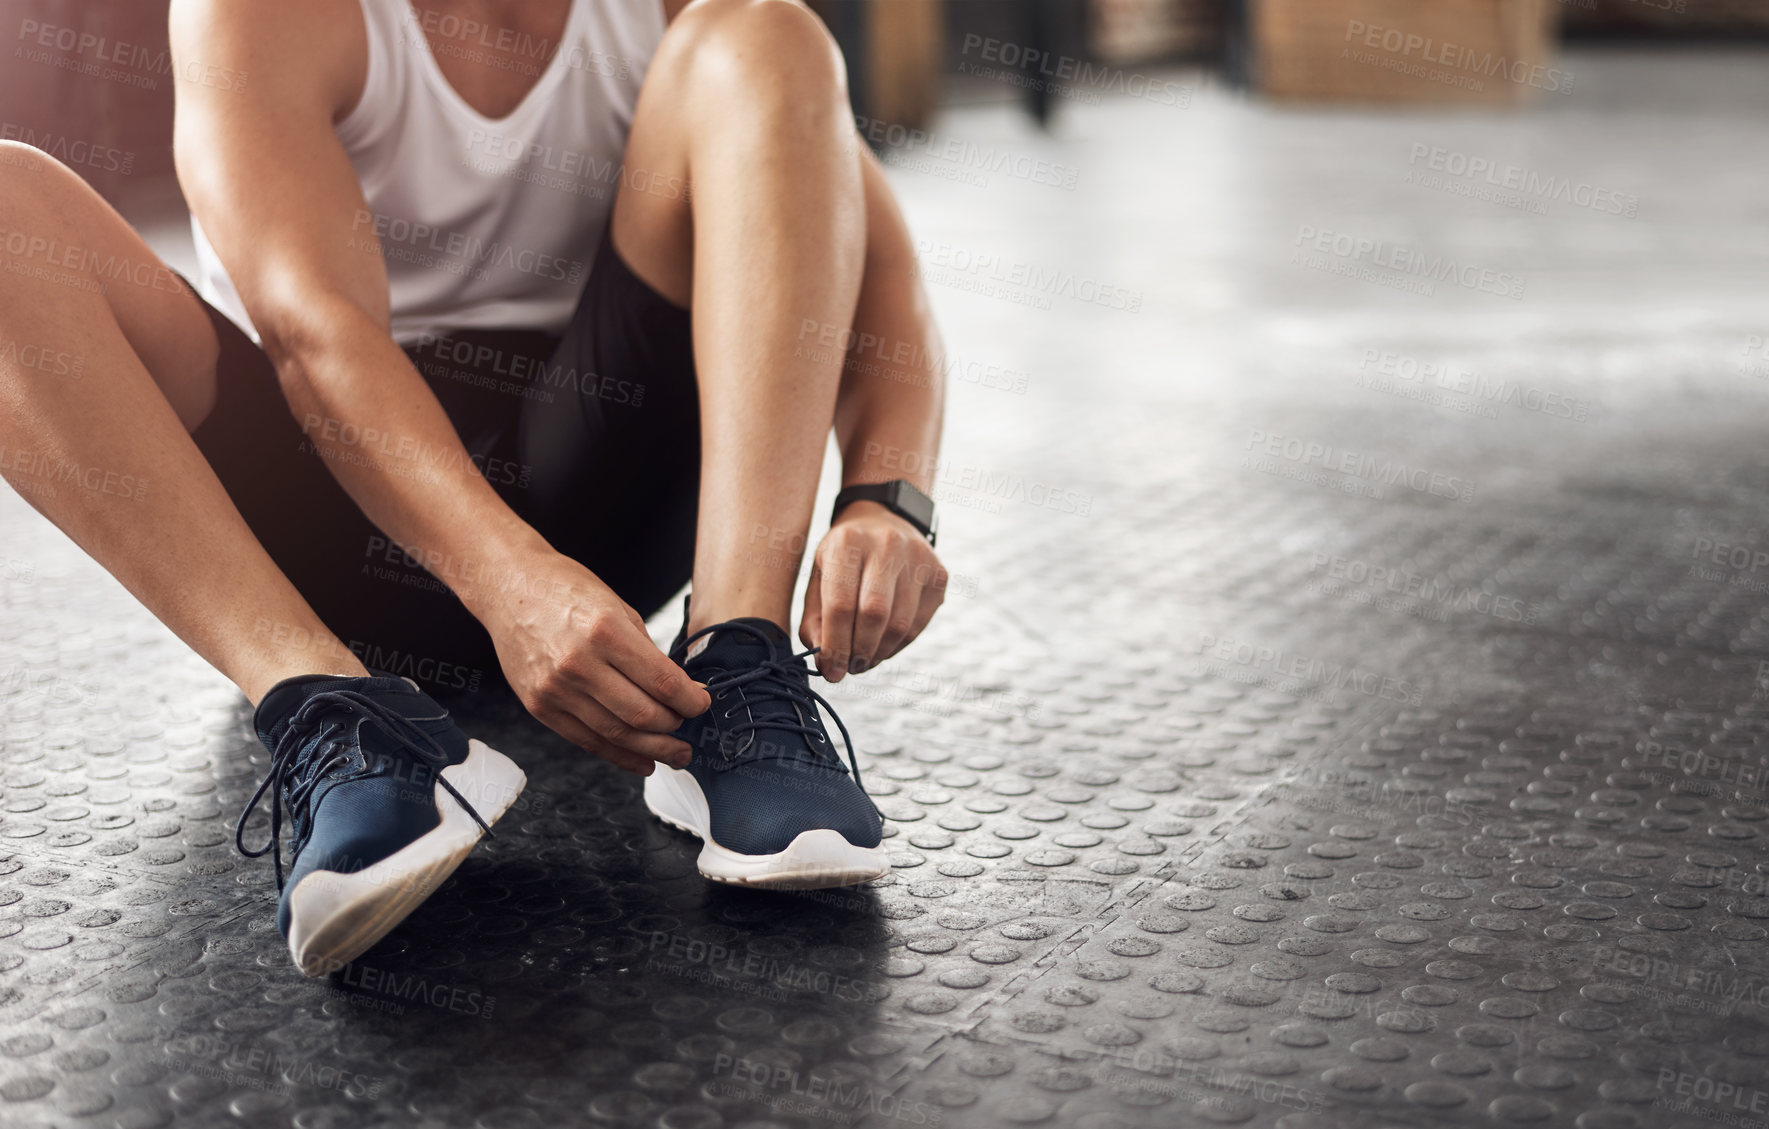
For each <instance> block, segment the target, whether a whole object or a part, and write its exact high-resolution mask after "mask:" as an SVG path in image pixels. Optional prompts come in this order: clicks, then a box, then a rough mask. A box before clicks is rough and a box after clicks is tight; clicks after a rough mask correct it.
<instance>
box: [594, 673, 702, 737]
mask: <svg viewBox="0 0 1769 1129" xmlns="http://www.w3.org/2000/svg"><path fill="white" fill-rule="evenodd" d="M670 665H671V666H675V665H676V664H675V663H670ZM677 669H678V670H680V669H681V668H680V667H677ZM584 689H585V690H586V691H588V693H589V696H590V697H591V698H593V699H595V700H596V701H597V702H599V703H601V705H602V708H603V709H606V710H607V711H608V712H609V713H612V714H613V715H614V716H615V717H618V718H620V720H622V721H624V722H626V723H627V724H628V725H630V726H632V727H633V728H634V729H638V730H641V731H643V732H646V733H674V732H675V731H676V730H678V729H680V728H681V727H682V716H681V715H680V714H678V713H676V711H675V710H672V709H670V708H669V707H668V706H666V705H664V704H663V703H661V702H659V701H658V700H657V699H656V698H653V697H652V696H651V695H650V694H647V693H646V692H645V691H643V690H641V689H639V687H637V686H635V685H633V680H632V679H630V678H628V677H627V676H626V675H624V674H622V673H621V672H620V671H619V670H617V669H616V668H614V667H612V666H609V665H607V664H606V663H598V664H596V666H595V668H594V669H593V670H592V672H591V674H590V676H589V677H588V679H586V680H585V684H584Z"/></svg>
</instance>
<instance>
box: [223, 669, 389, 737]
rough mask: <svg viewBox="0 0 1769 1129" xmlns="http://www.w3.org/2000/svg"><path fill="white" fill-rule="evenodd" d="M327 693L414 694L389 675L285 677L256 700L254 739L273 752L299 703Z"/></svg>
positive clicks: (253, 722) (299, 705) (306, 675)
mask: <svg viewBox="0 0 1769 1129" xmlns="http://www.w3.org/2000/svg"><path fill="white" fill-rule="evenodd" d="M327 690H355V691H356V692H357V693H359V694H384V693H388V692H390V691H391V692H401V693H408V694H409V693H414V692H415V691H414V690H413V688H412V684H411V683H409V682H407V681H406V680H405V679H403V678H398V677H395V676H393V675H378V676H373V677H368V678H364V677H361V676H355V677H350V676H344V675H335V674H301V675H297V676H295V677H294V678H285V679H283V680H282V681H281V682H278V683H277V684H276V685H275V686H272V687H271V688H270V690H269V692H268V693H266V694H265V695H264V697H263V699H262V700H260V701H259V703H258V709H257V711H256V712H255V713H254V714H253V716H252V724H253V727H254V728H256V729H257V730H258V739H259V740H260V741H262V742H264V747H265V748H267V749H272V750H274V749H275V748H276V743H277V741H278V740H280V739H281V738H282V735H283V730H285V729H287V728H288V727H289V719H290V718H292V717H294V716H295V711H296V710H298V709H300V708H301V704H302V703H303V702H305V701H306V700H307V699H308V698H310V697H312V696H313V695H315V694H319V693H323V692H325V691H327Z"/></svg>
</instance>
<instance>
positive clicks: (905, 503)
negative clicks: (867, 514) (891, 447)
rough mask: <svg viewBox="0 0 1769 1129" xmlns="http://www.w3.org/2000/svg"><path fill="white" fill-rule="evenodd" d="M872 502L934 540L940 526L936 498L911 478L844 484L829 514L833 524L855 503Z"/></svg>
mask: <svg viewBox="0 0 1769 1129" xmlns="http://www.w3.org/2000/svg"><path fill="white" fill-rule="evenodd" d="M859 505H870V506H872V507H874V508H876V509H879V510H882V511H884V512H886V513H888V514H890V515H892V516H893V517H895V518H897V519H898V520H899V521H901V522H902V523H903V524H904V525H907V526H908V527H909V528H910V529H912V530H914V531H915V534H916V536H918V537H921V538H924V539H925V540H926V541H927V542H928V544H930V545H932V544H934V539H935V536H936V534H937V532H938V529H939V515H938V513H937V511H936V507H935V505H934V500H933V499H932V498H931V497H929V496H928V495H927V494H926V493H925V492H923V491H922V489H921V488H920V487H918V486H917V485H916V484H915V483H913V482H911V481H909V480H908V479H902V478H897V479H891V480H889V481H886V482H866V483H856V484H852V485H848V486H844V487H842V489H841V492H840V493H838V494H837V495H836V496H835V511H834V513H833V514H831V515H830V525H831V527H833V526H834V525H835V524H836V523H837V522H838V521H839V520H840V518H841V517H842V515H843V514H845V513H847V512H848V511H850V510H851V509H853V508H854V507H855V506H859Z"/></svg>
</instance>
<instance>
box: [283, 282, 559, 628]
mask: <svg viewBox="0 0 1769 1129" xmlns="http://www.w3.org/2000/svg"><path fill="white" fill-rule="evenodd" d="M265 340H266V345H267V347H268V348H269V351H270V353H271V356H272V359H273V360H274V361H275V362H276V366H277V372H278V376H279V378H280V380H281V382H282V387H283V391H284V393H285V395H286V396H287V397H288V400H289V408H290V411H291V412H292V413H293V414H294V417H295V421H296V423H297V424H299V425H300V428H301V432H302V435H303V436H304V437H305V442H306V443H307V444H308V445H309V447H310V453H311V454H313V455H314V456H315V457H318V458H322V459H324V460H325V462H326V465H327V467H328V468H329V469H330V470H331V472H332V474H333V475H334V476H335V477H336V478H337V479H338V481H339V483H340V484H342V485H343V487H344V489H345V490H346V491H347V492H348V493H349V494H350V496H351V497H352V498H353V499H354V500H355V501H356V503H357V505H359V506H360V507H361V508H362V510H363V512H364V513H365V514H367V515H368V517H369V519H370V520H371V521H373V522H374V523H375V524H376V525H378V526H380V527H381V529H382V530H384V531H385V532H386V533H387V535H388V536H389V538H390V539H392V540H393V541H394V542H395V543H397V544H398V545H400V546H401V547H402V548H404V549H405V550H406V551H407V553H408V554H410V556H411V557H412V558H413V559H415V560H418V561H420V562H421V563H422V564H423V565H424V567H425V568H427V569H428V570H429V571H430V572H431V573H432V574H434V575H435V576H436V577H437V579H439V580H441V581H442V582H443V583H445V584H447V585H448V586H449V587H450V589H452V590H453V591H454V592H455V594H456V595H457V596H459V597H460V599H461V601H462V603H463V604H465V605H466V606H467V608H468V609H469V610H470V611H473V612H474V613H475V614H476V615H477V614H480V612H481V611H482V610H483V608H484V607H485V605H486V604H487V602H488V600H489V599H490V598H491V597H492V596H494V595H495V594H496V593H497V592H498V591H499V589H500V588H502V587H504V586H507V585H508V584H509V583H511V581H512V579H514V578H519V576H520V574H521V571H522V569H523V567H524V564H523V562H524V561H525V560H532V557H533V555H534V554H535V553H537V552H546V551H548V546H547V545H546V542H545V541H544V540H543V539H542V538H541V537H540V535H539V534H538V533H536V532H535V531H534V530H533V529H532V528H531V527H530V526H529V525H528V524H527V523H526V522H524V521H523V520H522V519H521V518H520V517H518V516H517V515H516V513H515V512H514V511H513V510H511V508H510V507H509V506H508V505H507V504H506V503H505V502H504V501H503V499H502V498H500V497H499V496H498V494H497V492H496V491H495V490H493V489H492V487H491V484H490V483H489V482H488V481H487V480H486V477H485V474H486V471H485V469H484V468H480V467H477V466H475V465H474V463H473V461H472V459H471V458H470V457H469V456H468V454H467V450H466V448H465V447H464V446H463V445H462V444H461V441H460V438H459V436H457V435H456V433H455V429H454V425H453V424H452V423H451V422H450V421H449V419H448V416H447V414H446V413H445V412H444V411H443V410H442V405H441V404H440V403H439V402H438V401H437V399H436V396H435V394H434V393H433V392H431V390H430V388H429V385H428V384H427V383H426V382H425V381H424V379H423V377H422V376H420V375H419V374H418V372H417V370H416V369H414V368H413V367H412V365H411V362H410V361H409V360H408V359H407V358H406V355H405V353H404V352H403V351H402V350H401V349H400V347H399V346H398V345H397V344H396V343H395V342H394V341H393V339H392V337H391V336H389V334H388V333H387V330H386V328H385V326H384V325H382V324H381V323H380V322H379V320H378V319H377V318H375V317H374V316H373V315H371V314H369V313H368V312H367V311H364V310H362V309H360V308H359V307H357V306H355V305H354V304H353V303H351V302H349V301H348V300H346V299H341V298H330V299H327V298H320V299H316V300H313V301H311V302H309V303H306V304H305V307H304V309H303V311H302V312H301V314H300V315H299V318H298V321H297V320H296V319H293V318H285V319H281V320H280V322H279V324H277V326H276V331H275V332H266V335H265ZM502 470H507V471H509V472H510V473H514V474H516V475H517V479H516V480H517V481H521V477H520V476H521V468H502ZM363 548H364V552H365V553H367V552H368V551H369V549H370V547H369V546H366V545H365V546H364V547H363Z"/></svg>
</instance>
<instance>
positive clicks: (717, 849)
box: [645, 618, 890, 890]
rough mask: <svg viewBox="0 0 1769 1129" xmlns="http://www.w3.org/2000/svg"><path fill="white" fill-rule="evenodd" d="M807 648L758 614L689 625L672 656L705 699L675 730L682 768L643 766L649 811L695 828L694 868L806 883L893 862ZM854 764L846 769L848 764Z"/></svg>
mask: <svg viewBox="0 0 1769 1129" xmlns="http://www.w3.org/2000/svg"><path fill="white" fill-rule="evenodd" d="M812 653H814V652H813V651H805V652H803V653H802V654H794V653H793V650H792V644H791V642H790V641H789V640H788V639H787V636H786V632H784V631H782V630H781V629H780V627H779V626H778V625H776V624H774V623H771V622H769V621H768V620H765V619H754V618H751V619H734V620H731V621H729V622H726V623H719V624H714V625H713V626H711V627H706V628H702V629H701V630H699V631H696V632H695V633H694V634H693V635H688V634H687V626H686V624H684V625H683V629H682V633H681V634H679V635H677V637H676V642H675V645H674V646H672V647H671V648H670V658H671V659H673V660H675V661H676V662H677V663H679V664H681V666H682V668H683V669H684V670H686V671H687V672H688V674H689V676H690V677H692V678H694V679H695V680H696V681H698V682H702V683H704V684H705V685H706V689H707V692H708V693H709V694H711V695H712V708H711V709H709V710H707V712H705V713H703V714H701V715H700V716H699V717H695V718H690V719H688V721H686V722H685V723H683V725H682V727H681V728H680V729H678V730H676V734H675V735H676V736H677V737H680V738H681V739H682V740H684V741H686V742H688V745H689V747H690V748H691V749H693V751H694V757H693V760H692V761H690V762H689V765H688V767H687V768H686V769H674V768H669V767H668V766H665V765H659V766H658V767H657V769H656V771H655V772H653V773H652V774H651V775H650V776H648V777H646V778H645V804H646V806H647V807H649V808H650V809H651V812H652V814H654V815H656V816H657V817H658V818H659V819H661V820H663V821H664V822H665V823H668V824H671V825H672V826H675V827H679V828H681V829H682V830H683V831H686V832H688V833H690V834H692V835H696V836H698V837H699V838H700V839H701V841H702V842H703V843H704V844H705V846H703V847H702V848H701V851H700V873H701V874H702V875H703V876H705V877H707V878H710V879H712V880H713V881H714V882H727V883H730V884H732V885H736V886H765V887H773V888H776V889H791V890H810V889H819V888H823V887H828V886H851V885H853V884H854V883H856V882H868V881H871V880H872V879H875V878H882V877H884V875H886V874H887V873H889V872H890V863H889V862H888V861H887V860H886V858H885V852H884V848H883V847H881V846H880V845H879V844H880V843H881V841H882V838H883V834H882V833H883V831H884V822H883V819H882V818H881V817H880V815H879V813H878V809H877V808H876V807H874V806H873V803H872V800H871V799H870V798H868V797H867V795H866V793H865V791H864V790H863V789H862V788H861V787H860V769H859V766H858V765H856V764H855V763H854V746H853V742H852V741H850V740H849V739H848V730H847V727H846V726H844V725H842V723H841V719H840V718H839V717H835V712H834V711H833V710H830V714H829V716H830V717H832V718H834V719H835V723H836V726H837V727H838V728H840V730H841V735H842V740H843V741H844V742H845V743H846V744H847V750H848V763H847V764H846V765H844V764H842V761H841V758H840V757H839V756H837V755H836V752H835V747H834V745H833V744H832V743H831V741H830V740H829V733H828V732H827V731H826V730H825V729H824V727H823V720H822V718H821V716H820V715H819V713H818V707H819V706H822V707H823V708H824V709H829V703H828V702H826V701H824V699H823V696H822V695H820V694H818V693H817V692H816V691H815V690H812V689H811V672H810V670H809V669H808V668H807V667H806V666H805V661H804V660H805V656H806V655H810V654H812ZM850 767H851V768H853V772H852V774H850V773H849V771H848V769H849V768H850Z"/></svg>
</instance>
